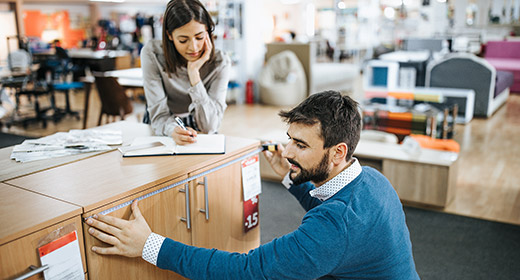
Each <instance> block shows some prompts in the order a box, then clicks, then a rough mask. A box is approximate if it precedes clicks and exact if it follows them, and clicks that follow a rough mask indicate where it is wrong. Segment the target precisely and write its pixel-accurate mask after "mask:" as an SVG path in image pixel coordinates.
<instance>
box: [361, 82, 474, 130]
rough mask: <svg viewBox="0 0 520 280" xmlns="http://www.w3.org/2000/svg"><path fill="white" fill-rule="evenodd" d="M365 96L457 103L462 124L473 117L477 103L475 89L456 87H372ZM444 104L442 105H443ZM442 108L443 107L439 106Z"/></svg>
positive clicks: (388, 100) (367, 97) (388, 101)
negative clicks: (391, 88) (390, 88)
mask: <svg viewBox="0 0 520 280" xmlns="http://www.w3.org/2000/svg"><path fill="white" fill-rule="evenodd" d="M365 98H366V99H368V100H369V99H372V98H382V99H387V103H392V102H394V103H395V102H396V100H400V99H402V100H410V102H408V103H411V104H408V105H412V104H416V103H420V102H430V103H431V104H432V105H434V106H435V104H439V103H440V104H448V105H455V104H457V117H456V122H457V123H461V124H466V123H469V122H470V121H471V120H472V119H473V107H474V104H475V91H474V90H472V89H455V88H424V87H416V88H413V89H393V90H388V89H377V88H371V89H368V90H365ZM441 106H442V105H441ZM439 108H441V107H439Z"/></svg>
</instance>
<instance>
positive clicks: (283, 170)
mask: <svg viewBox="0 0 520 280" xmlns="http://www.w3.org/2000/svg"><path fill="white" fill-rule="evenodd" d="M283 151H284V148H283V146H282V144H278V145H277V149H276V150H275V151H273V152H270V151H264V152H263V153H264V156H265V158H266V159H267V161H268V162H269V164H270V165H271V167H272V168H273V170H274V172H276V174H278V175H280V176H282V177H283V176H285V175H286V174H287V172H289V170H290V169H291V164H290V163H289V162H288V161H287V159H285V158H284V157H282V153H283Z"/></svg>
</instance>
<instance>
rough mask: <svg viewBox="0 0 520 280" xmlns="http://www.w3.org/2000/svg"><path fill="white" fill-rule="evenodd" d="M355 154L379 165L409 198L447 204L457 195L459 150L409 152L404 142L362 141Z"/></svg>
mask: <svg viewBox="0 0 520 280" xmlns="http://www.w3.org/2000/svg"><path fill="white" fill-rule="evenodd" d="M354 157H357V158H358V159H359V161H360V163H361V165H368V166H371V167H374V168H376V169H378V170H379V171H380V172H381V173H383V175H385V177H386V178H387V179H388V181H390V183H392V186H393V187H394V188H395V190H396V191H397V194H398V195H399V198H400V199H401V200H403V201H405V202H408V203H409V202H411V203H419V204H426V205H432V206H437V207H445V206H446V205H448V203H450V201H451V200H453V199H454V197H455V190H456V183H457V182H456V180H457V172H458V161H457V154H456V153H452V152H447V151H439V150H431V149H421V150H420V152H419V153H418V154H410V153H408V152H407V151H406V150H405V149H404V148H403V146H402V145H399V144H392V143H379V142H372V141H366V140H365V141H360V142H359V144H358V146H357V148H356V151H355V152H354Z"/></svg>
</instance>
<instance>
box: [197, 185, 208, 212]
mask: <svg viewBox="0 0 520 280" xmlns="http://www.w3.org/2000/svg"><path fill="white" fill-rule="evenodd" d="M197 184H198V185H204V209H199V211H200V212H202V213H206V220H209V200H208V177H204V182H202V183H201V182H198V183H197Z"/></svg>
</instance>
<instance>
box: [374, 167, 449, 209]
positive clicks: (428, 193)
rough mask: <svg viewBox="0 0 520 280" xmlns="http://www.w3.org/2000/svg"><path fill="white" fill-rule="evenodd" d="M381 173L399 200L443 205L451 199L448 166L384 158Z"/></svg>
mask: <svg viewBox="0 0 520 280" xmlns="http://www.w3.org/2000/svg"><path fill="white" fill-rule="evenodd" d="M383 174H384V175H385V177H386V178H387V179H388V180H389V181H390V183H392V186H393V187H394V188H395V190H396V191H397V193H398V194H399V198H401V200H406V201H412V202H417V203H424V204H429V205H434V206H440V207H444V206H446V204H447V203H448V202H449V201H451V200H452V199H453V197H450V195H451V196H452V195H453V191H452V189H454V188H455V186H454V185H452V184H450V183H449V179H450V177H449V175H450V167H449V166H438V165H430V164H421V163H413V162H405V161H397V160H390V159H384V160H383ZM452 174H453V173H452Z"/></svg>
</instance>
